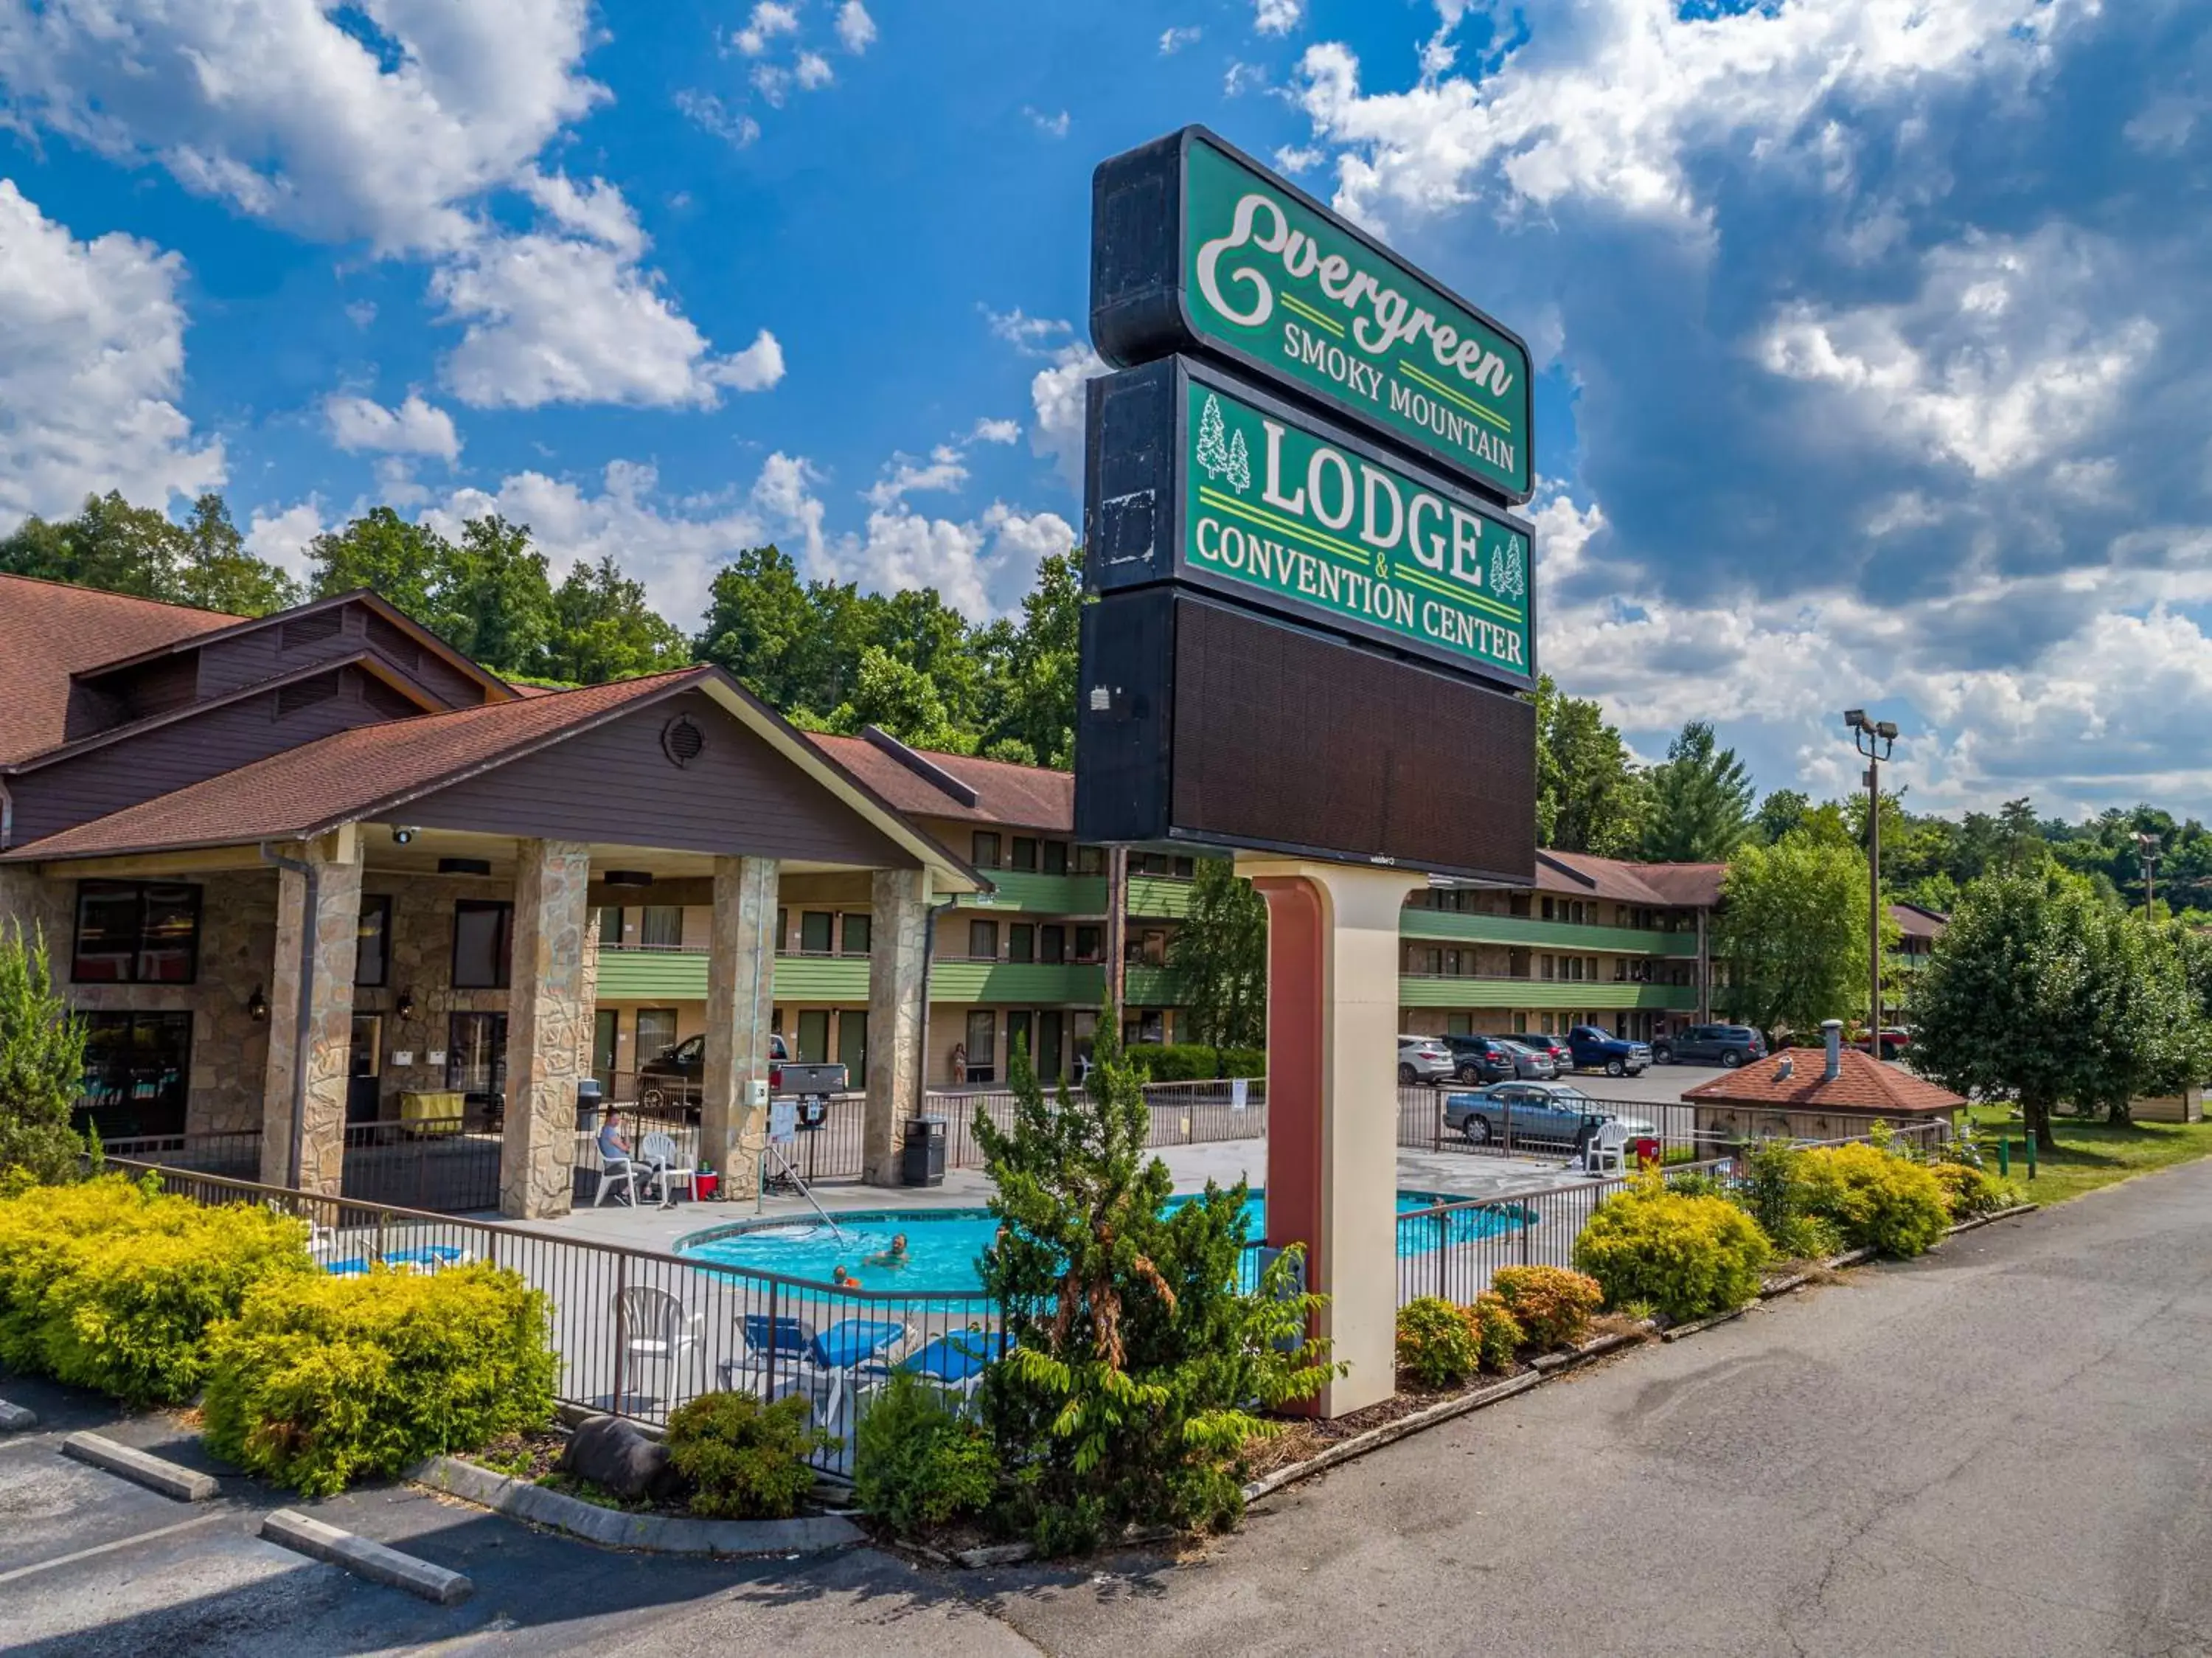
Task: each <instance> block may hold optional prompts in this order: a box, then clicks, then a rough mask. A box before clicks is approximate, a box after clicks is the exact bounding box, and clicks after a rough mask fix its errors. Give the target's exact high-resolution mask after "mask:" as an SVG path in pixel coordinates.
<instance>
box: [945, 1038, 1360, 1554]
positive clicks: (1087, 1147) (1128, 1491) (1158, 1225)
mask: <svg viewBox="0 0 2212 1658" xmlns="http://www.w3.org/2000/svg"><path fill="white" fill-rule="evenodd" d="M1117 1022H1118V1021H1117V1018H1116V1015H1115V1009H1114V1008H1113V1006H1112V1004H1111V1003H1109V1004H1108V1005H1107V1007H1106V1008H1105V1009H1104V1011H1103V1013H1102V1015H1100V1018H1099V1021H1098V1043H1097V1049H1096V1051H1095V1052H1094V1055H1093V1058H1094V1059H1095V1061H1096V1064H1095V1065H1094V1068H1093V1069H1092V1070H1091V1076H1090V1080H1089V1082H1088V1083H1087V1084H1086V1086H1085V1088H1083V1089H1082V1090H1081V1091H1079V1092H1076V1093H1070V1092H1069V1091H1067V1090H1066V1089H1062V1090H1061V1092H1060V1096H1059V1098H1058V1100H1056V1101H1055V1100H1047V1099H1046V1097H1045V1094H1044V1090H1043V1089H1042V1088H1040V1087H1039V1086H1038V1083H1037V1080H1036V1072H1035V1071H1034V1070H1031V1069H1030V1062H1029V1055H1028V1052H1027V1051H1026V1050H1025V1049H1024V1048H1023V1047H1021V1046H1020V1045H1017V1046H1016V1048H1015V1050H1014V1057H1013V1064H1012V1078H1013V1091H1014V1097H1015V1106H1014V1118H1013V1122H1012V1126H1011V1127H1010V1128H1008V1129H1004V1130H1002V1129H1000V1127H999V1126H998V1125H996V1124H995V1123H994V1122H993V1121H992V1119H991V1118H990V1116H989V1115H988V1114H987V1112H982V1111H981V1110H979V1111H978V1112H976V1118H975V1134H976V1137H977V1141H978V1143H980V1144H981V1146H982V1148H983V1152H984V1156H985V1158H986V1160H987V1161H986V1167H987V1172H988V1173H989V1175H990V1179H991V1183H992V1187H993V1196H992V1198H991V1212H992V1214H993V1215H994V1216H996V1217H997V1219H998V1221H999V1222H1000V1229H999V1233H998V1235H997V1237H996V1239H995V1240H994V1242H993V1243H992V1245H991V1247H990V1248H989V1249H988V1250H987V1251H986V1252H985V1253H984V1254H983V1257H982V1259H981V1263H980V1265H981V1277H982V1281H983V1288H984V1289H985V1291H986V1292H987V1294H988V1295H989V1296H990V1297H991V1299H992V1300H993V1301H995V1302H996V1303H998V1304H999V1305H1000V1306H1001V1307H1003V1308H1005V1309H1006V1323H1005V1328H1006V1334H1007V1335H1008V1336H1009V1337H1011V1338H1012V1340H1013V1342H1014V1344H1015V1345H1014V1346H1013V1348H1012V1350H1011V1351H1009V1352H1008V1353H1006V1356H1005V1357H1003V1358H1002V1359H1000V1361H999V1362H997V1363H995V1364H994V1365H993V1366H992V1367H991V1368H990V1369H989V1370H988V1371H987V1373H986V1375H985V1376H984V1381H983V1387H982V1399H983V1419H984V1422H985V1423H986V1424H987V1426H988V1428H989V1429H990V1430H991V1435H992V1438H993V1439H994V1442H995V1443H996V1445H997V1448H998V1454H999V1459H1000V1466H1001V1467H1002V1468H1004V1469H1005V1470H1006V1474H1007V1482H1006V1485H1005V1486H1004V1487H1003V1488H1002V1492H1003V1495H1002V1499H1001V1503H1002V1506H1001V1512H1000V1523H1001V1524H1002V1525H1004V1526H1006V1527H1008V1528H1010V1529H1018V1530H1019V1531H1022V1532H1024V1533H1027V1534H1029V1535H1030V1537H1031V1538H1033V1539H1035V1540H1036V1543H1037V1544H1038V1545H1039V1546H1040V1547H1042V1549H1043V1550H1044V1551H1046V1552H1048V1553H1054V1554H1057V1553H1066V1552H1073V1551H1081V1550H1085V1549H1089V1548H1092V1547H1095V1546H1097V1544H1098V1543H1099V1542H1101V1541H1102V1540H1103V1539H1108V1538H1112V1537H1117V1536H1119V1535H1120V1534H1121V1532H1122V1530H1123V1529H1124V1528H1125V1527H1128V1526H1131V1525H1160V1524H1165V1525H1171V1526H1176V1527H1182V1528H1188V1529H1193V1530H1212V1529H1216V1528H1218V1527H1223V1526H1226V1525H1228V1524H1230V1523H1231V1521H1234V1520H1235V1518H1236V1517H1237V1515H1238V1514H1239V1513H1240V1512H1241V1511H1242V1509H1243V1478H1242V1476H1243V1453H1244V1450H1245V1448H1246V1447H1247V1446H1248V1445H1249V1443H1250V1442H1251V1441H1252V1440H1253V1439H1254V1438H1255V1437H1256V1436H1265V1435H1267V1434H1268V1433H1270V1432H1272V1431H1273V1425H1272V1424H1271V1423H1269V1422H1268V1421H1267V1419H1266V1418H1265V1417H1263V1416H1262V1415H1261V1414H1260V1413H1261V1412H1263V1411H1272V1410H1275V1409H1278V1408H1279V1407H1280V1406H1282V1405H1285V1404H1288V1403H1290V1402H1291V1401H1292V1400H1295V1399H1304V1398H1309V1397H1310V1396H1311V1395H1312V1394H1313V1393H1316V1392H1317V1391H1318V1390H1319V1389H1320V1388H1321V1387H1322V1385H1323V1384H1324V1383H1325V1382H1326V1381H1328V1376H1329V1374H1330V1368H1329V1365H1328V1355H1327V1351H1326V1349H1325V1348H1324V1347H1323V1345H1322V1344H1321V1343H1319V1342H1316V1341H1307V1342H1306V1343H1305V1344H1304V1345H1303V1346H1302V1347H1301V1346H1296V1345H1295V1344H1296V1342H1297V1338H1298V1337H1299V1336H1300V1335H1302V1334H1303V1333H1304V1330H1305V1326H1306V1324H1307V1321H1308V1319H1309V1318H1310V1315H1311V1314H1312V1312H1313V1310H1314V1309H1315V1308H1316V1307H1317V1306H1318V1305H1319V1302H1318V1301H1317V1299H1316V1298H1315V1297H1313V1296H1310V1295H1298V1294H1296V1293H1294V1291H1293V1287H1292V1283H1293V1280H1292V1275H1293V1274H1294V1273H1295V1271H1297V1265H1296V1261H1295V1259H1294V1258H1293V1257H1291V1256H1289V1255H1285V1257H1283V1258H1280V1259H1278V1260H1276V1261H1275V1262H1274V1263H1273V1265H1271V1266H1270V1267H1269V1268H1268V1269H1267V1272H1266V1273H1265V1274H1264V1275H1263V1276H1262V1277H1261V1282H1260V1284H1259V1287H1258V1289H1257V1291H1256V1292H1255V1293H1254V1294H1250V1295H1247V1294H1243V1293H1242V1292H1240V1290H1239V1289H1238V1282H1239V1266H1240V1261H1241V1258H1242V1256H1243V1245H1244V1241H1245V1239H1244V1220H1243V1207H1244V1200H1245V1197H1246V1189H1245V1187H1244V1186H1243V1184H1242V1183H1241V1182H1240V1183H1239V1184H1238V1185H1237V1186H1235V1187H1234V1188H1232V1189H1231V1190H1229V1191H1223V1190H1222V1189H1221V1188H1220V1187H1219V1186H1213V1185H1211V1184H1209V1185H1208V1186H1206V1191H1205V1192H1204V1193H1203V1194H1201V1195H1200V1196H1199V1197H1196V1198H1191V1199H1190V1200H1189V1201H1188V1202H1186V1203H1182V1204H1177V1205H1176V1206H1175V1207H1174V1208H1173V1209H1169V1208H1168V1207H1167V1201H1168V1198H1169V1196H1170V1193H1171V1192H1172V1191H1173V1190H1174V1178H1173V1176H1171V1175H1170V1173H1169V1172H1168V1168H1167V1165H1166V1164H1164V1163H1163V1162H1162V1161H1160V1160H1159V1159H1158V1158H1157V1157H1154V1156H1152V1155H1150V1154H1149V1153H1148V1152H1147V1151H1146V1141H1147V1139H1148V1138H1149V1136H1150V1131H1151V1117H1152V1113H1151V1111H1150V1109H1149V1107H1147V1106H1146V1103H1145V1096H1144V1089H1143V1086H1142V1084H1141V1082H1140V1081H1139V1076H1138V1074H1137V1072H1136V1071H1135V1070H1133V1068H1132V1067H1131V1066H1130V1065H1129V1064H1128V1063H1127V1059H1126V1058H1124V1056H1123V1054H1122V1052H1121V1045H1120V1044H1119V1042H1118V1041H1117V1040H1116V1039H1115V1034H1114V1033H1115V1026H1116V1024H1117Z"/></svg>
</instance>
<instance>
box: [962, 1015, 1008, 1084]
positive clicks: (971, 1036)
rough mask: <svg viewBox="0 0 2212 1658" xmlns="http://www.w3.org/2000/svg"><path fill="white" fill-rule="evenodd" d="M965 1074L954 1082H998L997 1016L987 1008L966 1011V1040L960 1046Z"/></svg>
mask: <svg viewBox="0 0 2212 1658" xmlns="http://www.w3.org/2000/svg"><path fill="white" fill-rule="evenodd" d="M962 1046H963V1053H964V1057H965V1058H966V1060H967V1070H966V1074H965V1075H964V1076H958V1077H955V1078H954V1079H953V1080H954V1081H955V1082H997V1081H998V1080H999V1067H998V1063H997V1061H998V1052H999V1015H998V1014H997V1013H996V1011H994V1009H989V1008H970V1009H969V1010H968V1039H967V1041H966V1042H965V1043H963V1045H962Z"/></svg>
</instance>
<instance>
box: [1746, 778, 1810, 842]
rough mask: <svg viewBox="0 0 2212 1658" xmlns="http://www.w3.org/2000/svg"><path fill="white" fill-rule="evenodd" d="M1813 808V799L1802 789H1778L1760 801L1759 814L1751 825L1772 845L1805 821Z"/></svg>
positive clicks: (1760, 837)
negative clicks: (1806, 815)
mask: <svg viewBox="0 0 2212 1658" xmlns="http://www.w3.org/2000/svg"><path fill="white" fill-rule="evenodd" d="M1812 809H1813V802H1812V801H1811V800H1810V799H1809V798H1808V796H1807V795H1805V794H1804V793H1803V792H1802V790H1799V789H1775V790H1774V791H1773V792H1772V793H1771V794H1770V795H1767V797H1766V798H1765V800H1763V801H1761V802H1759V814H1758V816H1756V817H1755V818H1753V820H1752V824H1751V826H1752V829H1753V832H1754V833H1756V834H1757V835H1758V837H1759V839H1761V840H1763V841H1765V843H1766V844H1768V845H1769V846H1771V845H1773V844H1774V843H1775V842H1777V841H1778V840H1780V839H1781V838H1783V836H1784V835H1786V834H1788V833H1789V832H1790V831H1791V830H1792V829H1795V828H1796V827H1797V826H1799V825H1800V824H1802V823H1803V822H1804V821H1805V814H1807V813H1808V812H1810V811H1811V810H1812Z"/></svg>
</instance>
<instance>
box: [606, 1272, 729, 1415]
mask: <svg viewBox="0 0 2212 1658" xmlns="http://www.w3.org/2000/svg"><path fill="white" fill-rule="evenodd" d="M614 1312H615V1318H616V1320H617V1323H618V1326H619V1329H620V1333H621V1337H622V1345H623V1356H624V1357H625V1358H626V1359H627V1360H628V1362H629V1363H628V1365H626V1366H625V1367H624V1368H625V1371H626V1373H627V1374H626V1376H625V1381H626V1384H627V1386H628V1388H629V1392H631V1393H635V1392H636V1384H635V1382H634V1381H629V1380H628V1378H629V1377H630V1376H635V1374H636V1373H635V1370H634V1369H630V1368H629V1366H634V1365H636V1364H640V1363H659V1364H665V1365H666V1366H667V1367H668V1389H669V1393H670V1395H671V1397H670V1399H669V1401H668V1402H669V1403H671V1404H673V1403H674V1402H675V1399H674V1397H673V1395H674V1393H675V1391H676V1378H677V1374H678V1366H679V1365H681V1364H682V1363H683V1362H684V1356H685V1355H686V1354H690V1355H691V1356H693V1358H694V1359H695V1361H703V1359H704V1357H705V1355H706V1350H705V1349H704V1348H703V1347H702V1346H701V1345H700V1344H699V1332H700V1327H701V1326H702V1324H704V1323H705V1321H706V1316H707V1315H706V1314H703V1313H691V1312H687V1311H685V1310H684V1303H683V1302H682V1301H678V1300H677V1299H676V1297H675V1296H673V1295H670V1294H669V1293H668V1292H667V1291H666V1290H665V1289H652V1288H650V1287H649V1286H647V1285H643V1284H640V1285H636V1286H634V1287H632V1288H631V1289H625V1290H623V1291H622V1292H621V1293H619V1294H618V1295H616V1297H615V1301H614ZM615 1408H616V1409H617V1410H620V1409H621V1408H622V1400H621V1399H617V1400H615Z"/></svg>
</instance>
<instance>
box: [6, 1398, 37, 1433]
mask: <svg viewBox="0 0 2212 1658" xmlns="http://www.w3.org/2000/svg"><path fill="white" fill-rule="evenodd" d="M38 1425H39V1413H38V1412H37V1411H30V1410H26V1409H25V1408H24V1407H23V1406H21V1405H10V1404H9V1402H8V1401H7V1400H6V1399H0V1434H27V1433H28V1432H30V1431H31V1429H33V1428H35V1427H37V1426H38Z"/></svg>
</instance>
